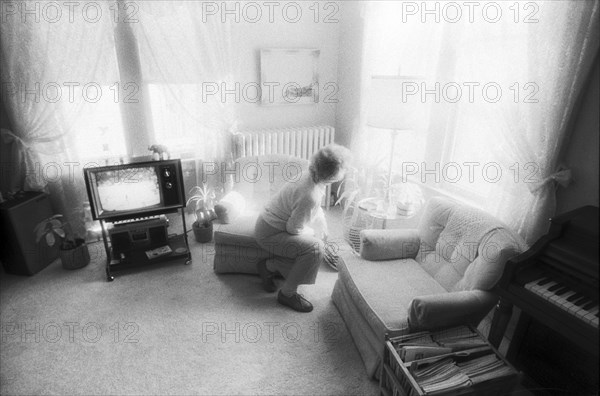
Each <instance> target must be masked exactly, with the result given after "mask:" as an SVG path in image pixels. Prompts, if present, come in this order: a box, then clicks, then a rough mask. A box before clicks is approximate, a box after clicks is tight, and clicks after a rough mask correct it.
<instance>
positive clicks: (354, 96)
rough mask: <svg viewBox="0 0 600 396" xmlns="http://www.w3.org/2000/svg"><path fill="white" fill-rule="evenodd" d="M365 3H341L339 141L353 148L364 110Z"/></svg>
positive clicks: (337, 116) (337, 120)
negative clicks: (362, 93) (362, 11)
mask: <svg viewBox="0 0 600 396" xmlns="http://www.w3.org/2000/svg"><path fill="white" fill-rule="evenodd" d="M362 7H363V6H362V4H361V2H358V1H345V2H342V4H341V5H340V14H341V17H340V33H339V38H340V40H339V59H338V64H339V65H338V83H339V97H340V100H339V102H338V105H337V109H336V114H335V127H336V140H337V141H338V143H340V144H343V145H345V146H347V147H351V146H350V144H351V141H352V130H353V128H354V121H355V119H356V117H357V115H358V113H359V111H360V89H358V87H360V83H361V62H362V52H363V36H362V31H363V19H362V17H361V10H362Z"/></svg>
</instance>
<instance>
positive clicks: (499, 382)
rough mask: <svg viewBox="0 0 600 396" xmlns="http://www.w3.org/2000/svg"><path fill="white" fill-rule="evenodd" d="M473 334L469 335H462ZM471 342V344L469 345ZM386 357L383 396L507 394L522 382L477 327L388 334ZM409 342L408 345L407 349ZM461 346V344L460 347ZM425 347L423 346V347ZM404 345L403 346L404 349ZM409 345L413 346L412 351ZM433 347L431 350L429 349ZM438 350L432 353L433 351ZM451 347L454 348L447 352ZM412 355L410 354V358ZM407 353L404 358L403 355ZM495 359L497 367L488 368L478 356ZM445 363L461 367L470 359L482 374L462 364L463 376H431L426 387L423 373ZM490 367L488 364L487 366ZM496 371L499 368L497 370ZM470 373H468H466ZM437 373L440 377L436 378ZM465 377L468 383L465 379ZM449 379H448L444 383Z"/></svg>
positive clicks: (381, 390) (382, 373)
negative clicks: (446, 339)
mask: <svg viewBox="0 0 600 396" xmlns="http://www.w3.org/2000/svg"><path fill="white" fill-rule="evenodd" d="M469 332H470V333H471V335H469V336H468V337H463V336H462V335H463V334H468V333H469ZM448 334H449V335H450V336H449V338H451V339H453V342H452V343H449V342H447V343H442V342H439V343H436V342H432V343H429V342H425V343H422V342H421V340H427V339H429V340H434V341H435V340H436V339H439V338H438V337H439V336H440V335H443V336H447V335H448ZM469 343H470V344H471V345H469ZM385 344H386V345H385V351H384V360H383V364H382V368H381V375H380V383H379V389H380V395H385V396H392V395H394V396H395V395H402V396H425V395H444V396H447V395H481V394H485V395H505V394H509V393H510V392H511V390H513V389H514V388H515V387H516V386H517V385H518V384H519V382H520V377H521V374H520V373H519V372H517V370H516V369H515V368H514V367H513V366H511V365H510V363H508V362H507V361H506V360H505V359H504V358H503V357H502V356H501V355H500V354H499V353H498V351H497V350H496V349H495V348H494V347H493V346H492V345H490V344H489V343H488V341H487V340H486V339H485V337H483V336H482V335H481V333H479V332H478V331H477V330H475V329H473V328H472V327H470V326H460V327H456V328H452V329H447V330H441V331H439V332H421V333H413V334H407V335H404V336H399V337H390V336H389V335H388V336H386V343H385ZM406 345H409V347H408V348H406ZM459 345H460V347H459ZM421 346H423V347H424V348H421ZM403 347H404V349H403ZM409 348H413V349H412V350H409ZM427 348H431V349H429V350H428V349H427ZM435 349H437V351H434V352H432V350H435ZM448 349H452V351H448ZM409 354H410V355H411V356H410V357H409ZM400 355H404V359H403V358H402V357H401V356H400ZM479 358H481V359H487V358H489V360H492V361H494V363H495V368H494V369H489V368H486V367H483V366H482V365H477V364H478V359H479ZM444 362H446V363H447V364H448V365H450V366H455V365H456V364H457V363H458V366H462V365H465V364H468V363H469V362H471V364H472V365H477V368H476V369H471V372H473V371H477V372H478V373H479V375H480V377H479V378H478V379H476V378H477V377H476V376H475V375H471V372H467V371H466V369H463V368H462V367H459V368H458V369H457V371H458V372H460V373H459V375H460V376H461V378H462V379H463V382H462V383H459V382H460V378H459V379H457V381H456V382H454V384H452V383H451V381H452V379H449V377H448V376H447V377H445V378H444V377H443V375H442V374H439V371H436V372H437V373H438V374H435V375H432V376H430V377H429V388H426V387H425V386H424V385H423V384H424V382H423V381H424V380H423V377H422V376H421V377H419V375H418V373H422V372H423V371H424V370H425V369H428V368H430V369H431V370H433V365H434V364H438V366H439V365H440V364H442V363H444ZM487 367H489V366H487ZM495 370H496V371H495ZM467 373H468V375H467ZM436 376H437V377H436ZM465 380H466V382H464V381H465ZM443 381H446V382H443Z"/></svg>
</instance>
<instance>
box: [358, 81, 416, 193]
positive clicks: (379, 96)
mask: <svg viewBox="0 0 600 396" xmlns="http://www.w3.org/2000/svg"><path fill="white" fill-rule="evenodd" d="M422 81H423V78H422V77H418V76H372V77H371V87H370V95H369V107H368V116H367V124H368V126H370V127H372V128H377V129H380V130H387V131H389V133H390V134H391V142H390V159H389V165H388V179H387V183H388V184H387V190H386V195H385V201H386V204H387V205H391V204H392V202H391V191H390V190H391V185H392V170H393V167H394V152H395V148H396V140H397V138H398V135H399V134H400V133H401V132H412V133H417V132H419V131H420V130H421V129H422V127H423V124H424V122H425V121H426V115H425V113H424V108H425V104H424V103H422V102H421V95H420V92H421V82H422Z"/></svg>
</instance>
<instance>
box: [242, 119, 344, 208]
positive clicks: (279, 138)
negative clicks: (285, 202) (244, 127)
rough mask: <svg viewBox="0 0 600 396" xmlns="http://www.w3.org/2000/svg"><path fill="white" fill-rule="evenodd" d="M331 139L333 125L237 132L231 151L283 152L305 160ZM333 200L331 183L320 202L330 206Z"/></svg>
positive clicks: (243, 152) (262, 153)
mask: <svg viewBox="0 0 600 396" xmlns="http://www.w3.org/2000/svg"><path fill="white" fill-rule="evenodd" d="M334 138H335V128H334V127H332V126H328V125H322V126H313V127H302V128H284V129H263V130H258V131H246V132H236V133H235V134H234V135H233V151H234V155H235V157H236V158H240V157H250V156H253V155H268V154H286V155H291V156H294V157H299V158H304V159H306V160H308V159H310V157H312V155H313V154H314V153H316V152H317V151H318V150H319V149H321V148H322V147H325V146H327V145H328V144H330V143H333V141H334ZM332 203H333V201H332V199H331V186H327V189H326V191H325V196H324V197H323V202H322V205H323V206H325V207H329V206H331V205H332Z"/></svg>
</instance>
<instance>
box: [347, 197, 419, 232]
mask: <svg viewBox="0 0 600 396" xmlns="http://www.w3.org/2000/svg"><path fill="white" fill-rule="evenodd" d="M358 210H359V211H360V216H361V217H362V218H364V220H365V229H389V228H405V227H406V226H410V225H411V223H412V222H409V221H408V220H410V219H413V218H414V217H415V215H416V214H417V210H413V211H411V212H408V213H407V214H406V215H402V214H399V213H398V211H397V209H396V207H395V206H392V207H386V205H385V202H384V200H383V199H381V198H365V199H362V200H360V201H359V202H358Z"/></svg>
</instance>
